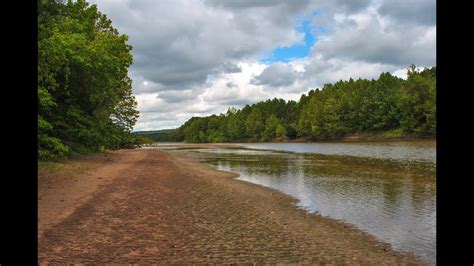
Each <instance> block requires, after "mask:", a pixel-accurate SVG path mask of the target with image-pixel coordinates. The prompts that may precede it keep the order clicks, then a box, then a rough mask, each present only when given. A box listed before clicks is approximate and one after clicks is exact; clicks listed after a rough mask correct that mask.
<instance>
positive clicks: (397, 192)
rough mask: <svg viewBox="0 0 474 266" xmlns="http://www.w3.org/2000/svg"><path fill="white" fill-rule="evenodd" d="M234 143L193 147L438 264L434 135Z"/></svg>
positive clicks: (258, 181) (220, 163) (251, 178)
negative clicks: (428, 138)
mask: <svg viewBox="0 0 474 266" xmlns="http://www.w3.org/2000/svg"><path fill="white" fill-rule="evenodd" d="M238 145H240V146H241V148H232V149H229V148H211V149H193V151H195V152H200V153H202V154H204V155H205V156H204V157H205V158H206V159H205V161H206V162H207V163H210V164H212V165H214V166H216V167H217V168H218V169H219V170H224V171H230V172H236V173H239V174H240V177H238V178H237V179H240V180H244V181H248V182H252V183H255V184H260V185H263V186H267V187H271V188H274V189H277V190H279V191H281V192H283V193H286V194H289V195H291V196H293V197H295V198H296V199H297V200H298V207H300V208H304V209H305V210H307V211H309V212H316V213H319V214H321V215H323V216H326V217H330V218H333V219H338V220H342V221H344V222H347V223H350V224H353V225H355V226H356V227H358V228H359V229H361V230H363V231H365V232H367V233H369V234H371V235H373V236H375V237H377V238H378V239H379V240H381V241H384V242H387V243H389V244H391V245H392V247H393V248H394V249H397V250H404V251H409V252H412V253H414V254H415V255H417V256H419V257H421V258H422V259H424V260H425V261H427V262H428V263H430V264H435V260H436V259H435V258H436V142H435V141H407V142H379V143H377V142H367V143H360V142H359V143H337V142H331V143H242V144H238Z"/></svg>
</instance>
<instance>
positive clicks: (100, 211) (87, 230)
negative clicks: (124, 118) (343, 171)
mask: <svg viewBox="0 0 474 266" xmlns="http://www.w3.org/2000/svg"><path fill="white" fill-rule="evenodd" d="M235 176H236V174H234V173H228V172H222V171H218V170H216V169H214V168H212V167H211V166H209V165H207V164H204V163H200V162H199V157H198V155H196V154H192V153H185V152H179V153H177V152H171V151H163V150H157V149H133V150H119V151H114V152H108V153H102V154H95V155H87V156H81V157H79V158H75V159H71V160H68V161H66V162H63V163H52V164H49V165H48V167H41V168H40V170H39V173H38V194H39V198H38V215H39V217H38V229H39V230H38V256H39V261H38V262H39V264H49V263H121V264H122V263H123V264H125V263H127V264H128V263H138V264H150V263H153V264H183V263H184V264H194V263H199V264H202V263H206V264H208V263H212V264H223V263H225V264H253V263H257V264H262V263H265V264H268V263H270V264H274V263H284V264H289V263H291V264H300V263H305V264H314V263H331V264H377V265H380V264H410V265H411V264H416V265H420V264H422V265H423V264H425V263H424V262H423V261H421V260H419V259H417V258H415V257H414V256H413V255H411V254H408V253H404V252H399V251H394V250H393V249H391V247H390V246H389V245H388V244H385V243H381V242H379V241H377V240H376V239H375V238H374V237H373V236H370V235H368V234H366V233H364V232H362V231H360V230H358V229H356V228H354V227H353V226H350V225H348V224H345V223H342V222H339V221H336V220H333V219H329V218H325V217H322V216H319V215H316V214H309V213H308V212H306V211H304V210H302V209H298V208H297V207H296V206H295V200H294V199H293V198H291V197H289V196H287V195H285V194H283V193H280V192H278V191H276V190H273V189H270V188H266V187H263V186H259V185H255V184H251V183H247V182H244V181H240V180H236V179H234V177H235Z"/></svg>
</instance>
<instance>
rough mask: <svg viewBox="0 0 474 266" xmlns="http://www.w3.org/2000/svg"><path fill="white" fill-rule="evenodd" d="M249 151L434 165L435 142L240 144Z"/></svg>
mask: <svg viewBox="0 0 474 266" xmlns="http://www.w3.org/2000/svg"><path fill="white" fill-rule="evenodd" d="M240 145H241V146H243V147H246V148H251V149H270V150H281V151H290V152H296V153H318V154H326V155H342V156H344V155H350V156H357V157H370V158H379V159H392V160H402V161H422V162H431V163H436V142H435V141H432V140H419V141H396V142H365V143H364V142H354V143H351V142H339V143H338V142H326V143H243V144H240Z"/></svg>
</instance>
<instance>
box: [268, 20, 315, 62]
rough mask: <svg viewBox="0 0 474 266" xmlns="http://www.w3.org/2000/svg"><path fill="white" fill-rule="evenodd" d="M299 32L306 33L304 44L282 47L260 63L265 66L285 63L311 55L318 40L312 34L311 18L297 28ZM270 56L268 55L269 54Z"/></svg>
mask: <svg viewBox="0 0 474 266" xmlns="http://www.w3.org/2000/svg"><path fill="white" fill-rule="evenodd" d="M296 30H297V31H298V32H302V33H304V43H298V44H294V45H292V46H290V47H280V48H276V49H274V50H272V51H271V52H270V53H269V54H270V55H269V56H267V57H263V58H261V59H260V60H259V61H260V62H262V63H265V64H271V63H274V62H285V63H288V61H290V60H292V59H295V58H303V57H306V56H308V55H309V52H310V50H311V47H312V46H313V44H314V43H315V42H316V38H315V36H314V35H313V33H312V32H311V18H306V19H304V20H303V22H302V23H301V24H300V25H298V26H297V27H296ZM267 55H268V54H267Z"/></svg>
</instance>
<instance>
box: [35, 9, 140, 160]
mask: <svg viewBox="0 0 474 266" xmlns="http://www.w3.org/2000/svg"><path fill="white" fill-rule="evenodd" d="M38 24H39V25H38V101H39V104H38V107H39V110H38V146H39V151H38V152H39V157H40V159H45V160H50V159H54V158H60V157H63V156H64V155H65V154H66V153H67V152H68V151H69V150H75V151H79V152H80V151H98V150H103V149H114V148H120V147H130V146H133V144H134V143H135V142H136V141H137V138H135V137H134V136H133V135H132V134H131V130H132V128H133V126H134V124H135V123H136V121H137V118H138V111H137V110H136V100H135V98H134V96H133V95H132V90H131V80H130V78H129V77H128V67H129V66H130V65H131V64H132V55H131V49H132V47H131V46H130V45H128V44H127V40H128V37H127V36H125V35H121V34H119V32H118V31H117V29H115V28H114V27H113V26H112V22H111V21H110V20H109V19H108V18H107V16H106V15H105V14H102V13H100V12H99V11H98V10H97V7H96V6H95V5H89V4H88V3H87V2H86V1H84V0H78V1H74V2H73V1H68V2H67V3H64V2H62V1H44V0H39V1H38Z"/></svg>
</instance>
